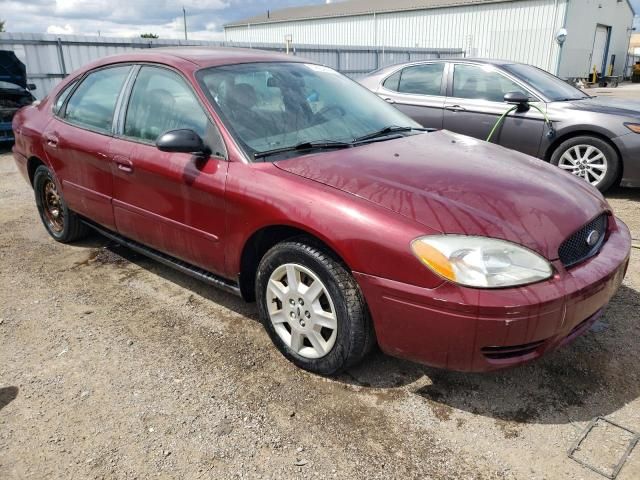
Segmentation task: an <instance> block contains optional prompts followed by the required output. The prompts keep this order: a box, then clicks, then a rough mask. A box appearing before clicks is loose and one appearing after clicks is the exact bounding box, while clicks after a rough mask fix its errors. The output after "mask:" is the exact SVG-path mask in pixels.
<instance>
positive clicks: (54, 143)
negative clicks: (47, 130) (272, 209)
mask: <svg viewBox="0 0 640 480" xmlns="http://www.w3.org/2000/svg"><path fill="white" fill-rule="evenodd" d="M44 139H45V141H46V142H47V145H48V146H49V147H51V148H57V147H58V137H56V136H55V135H51V134H46V135H45V136H44Z"/></svg>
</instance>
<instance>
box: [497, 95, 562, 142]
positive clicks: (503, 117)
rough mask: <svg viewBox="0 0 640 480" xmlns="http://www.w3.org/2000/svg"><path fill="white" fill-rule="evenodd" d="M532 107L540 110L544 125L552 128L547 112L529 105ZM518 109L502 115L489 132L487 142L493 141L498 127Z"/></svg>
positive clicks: (512, 108) (511, 109)
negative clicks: (492, 138)
mask: <svg viewBox="0 0 640 480" xmlns="http://www.w3.org/2000/svg"><path fill="white" fill-rule="evenodd" d="M529 106H530V107H533V108H535V109H536V110H538V111H539V112H540V113H541V114H542V116H543V117H544V123H546V124H547V125H548V126H549V128H551V127H552V125H551V120H549V117H548V116H547V114H546V112H544V111H543V110H542V109H541V108H540V107H538V106H537V105H533V104H531V103H530V104H529ZM517 109H518V105H515V106H513V107H511V108H510V109H509V110H507V111H506V112H504V113H503V114H502V115H500V118H498V120H497V121H496V123H495V125H494V126H493V128H492V129H491V131H490V132H489V136H488V137H487V142H490V141H491V137H493V134H494V133H495V131H496V130H497V129H498V127H499V126H500V124H501V123H502V122H503V120H504V119H505V117H506V116H507V115H509V114H510V113H511V112H513V111H515V110H517Z"/></svg>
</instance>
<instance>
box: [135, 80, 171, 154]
mask: <svg viewBox="0 0 640 480" xmlns="http://www.w3.org/2000/svg"><path fill="white" fill-rule="evenodd" d="M146 97H147V104H146V106H145V109H144V111H143V114H142V122H141V123H140V125H143V126H142V128H141V129H140V130H141V131H140V136H141V137H142V138H144V139H145V140H151V141H154V142H155V141H156V139H157V138H158V137H159V136H160V135H162V134H163V133H164V132H166V131H167V130H172V129H173V128H175V122H174V119H175V116H176V114H175V106H176V101H175V100H174V98H173V95H171V93H170V92H168V91H167V90H164V89H161V88H157V89H155V90H151V91H150V92H149V93H148V94H147V96H146Z"/></svg>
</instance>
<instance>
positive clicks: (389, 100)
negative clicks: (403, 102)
mask: <svg viewBox="0 0 640 480" xmlns="http://www.w3.org/2000/svg"><path fill="white" fill-rule="evenodd" d="M383 100H384V101H385V102H387V103H390V104H392V105H393V104H394V103H396V101H395V100H394V99H393V98H391V97H384V98H383Z"/></svg>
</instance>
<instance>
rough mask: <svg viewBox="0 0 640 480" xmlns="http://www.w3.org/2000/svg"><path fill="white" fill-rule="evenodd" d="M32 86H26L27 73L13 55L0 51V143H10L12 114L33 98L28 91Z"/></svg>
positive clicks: (22, 64)
mask: <svg viewBox="0 0 640 480" xmlns="http://www.w3.org/2000/svg"><path fill="white" fill-rule="evenodd" d="M34 88H35V86H34V85H28V84H27V72H26V69H25V66H24V63H22V62H21V61H20V60H18V58H17V57H16V56H15V54H14V53H13V52H11V51H7V50H0V143H4V142H12V141H13V132H12V131H11V120H12V119H13V115H14V113H16V112H17V111H18V110H19V109H20V108H22V107H24V106H25V105H30V104H31V103H32V102H33V101H34V100H35V98H34V97H33V95H32V94H31V92H30V90H33V89H34Z"/></svg>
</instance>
